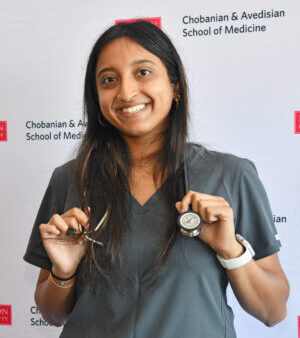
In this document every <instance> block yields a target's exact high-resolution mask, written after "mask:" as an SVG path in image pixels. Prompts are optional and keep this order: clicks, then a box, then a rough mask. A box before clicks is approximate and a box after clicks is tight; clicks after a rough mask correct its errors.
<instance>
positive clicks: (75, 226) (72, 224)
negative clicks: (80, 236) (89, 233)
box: [63, 217, 82, 233]
mask: <svg viewBox="0 0 300 338" xmlns="http://www.w3.org/2000/svg"><path fill="white" fill-rule="evenodd" d="M63 219H64V221H65V222H66V223H67V225H68V226H69V229H68V231H69V230H70V229H72V230H74V232H75V233H76V232H82V225H81V224H80V223H78V221H77V219H76V218H75V217H64V218H63Z"/></svg>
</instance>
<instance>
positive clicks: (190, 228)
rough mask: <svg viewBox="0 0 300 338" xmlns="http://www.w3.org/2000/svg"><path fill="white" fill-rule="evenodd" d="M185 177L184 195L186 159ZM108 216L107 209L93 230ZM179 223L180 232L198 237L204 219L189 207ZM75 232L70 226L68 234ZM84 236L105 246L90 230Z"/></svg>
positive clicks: (185, 182) (184, 169) (96, 229)
mask: <svg viewBox="0 0 300 338" xmlns="http://www.w3.org/2000/svg"><path fill="white" fill-rule="evenodd" d="M183 177H184V195H185V194H186V193H187V192H188V191H189V184H188V176H187V167H186V161H184V164H183ZM107 216H108V211H107V210H106V212H105V213H104V215H103V217H102V218H101V220H100V222H99V223H98V224H97V226H96V228H95V229H94V230H93V232H97V231H98V230H99V229H100V227H101V226H102V224H103V223H104V222H105V220H106V218H107ZM177 224H178V226H179V228H180V232H181V233H182V234H183V235H184V236H187V237H196V236H198V235H199V233H200V229H201V224H202V220H201V216H200V214H199V213H198V212H195V211H193V210H191V208H190V207H189V209H188V210H187V211H185V212H183V213H182V214H180V215H179V216H178V219H177ZM74 233H76V232H75V230H74V229H71V228H69V229H68V231H67V234H68V235H71V234H74ZM82 237H83V238H84V239H85V240H87V241H89V242H91V243H93V244H94V245H95V246H97V247H99V248H101V247H104V243H103V242H101V241H97V240H95V239H93V238H91V237H90V236H89V235H88V232H83V234H82Z"/></svg>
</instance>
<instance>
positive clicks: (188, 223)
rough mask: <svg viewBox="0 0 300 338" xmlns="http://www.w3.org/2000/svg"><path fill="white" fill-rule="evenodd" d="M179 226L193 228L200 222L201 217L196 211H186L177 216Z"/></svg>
mask: <svg viewBox="0 0 300 338" xmlns="http://www.w3.org/2000/svg"><path fill="white" fill-rule="evenodd" d="M178 222H179V226H180V227H183V228H185V229H187V230H194V229H195V228H197V227H198V226H199V225H200V223H201V218H200V216H199V214H198V213H196V212H194V211H186V212H184V213H183V214H181V215H180V216H179V220H178Z"/></svg>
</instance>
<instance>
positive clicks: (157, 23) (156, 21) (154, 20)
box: [115, 16, 161, 28]
mask: <svg viewBox="0 0 300 338" xmlns="http://www.w3.org/2000/svg"><path fill="white" fill-rule="evenodd" d="M137 21H149V22H152V23H153V25H155V26H157V27H158V28H161V17H160V16H158V17H155V18H138V19H124V20H122V19H121V20H115V24H116V25H118V24H119V23H126V22H127V23H130V22H137Z"/></svg>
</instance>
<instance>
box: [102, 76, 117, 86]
mask: <svg viewBox="0 0 300 338" xmlns="http://www.w3.org/2000/svg"><path fill="white" fill-rule="evenodd" d="M114 81H116V78H115V77H114V76H107V77H105V78H103V79H102V81H101V82H102V84H104V85H105V84H110V83H112V82H114Z"/></svg>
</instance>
